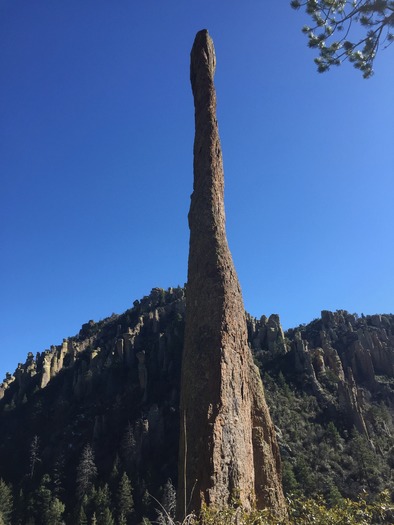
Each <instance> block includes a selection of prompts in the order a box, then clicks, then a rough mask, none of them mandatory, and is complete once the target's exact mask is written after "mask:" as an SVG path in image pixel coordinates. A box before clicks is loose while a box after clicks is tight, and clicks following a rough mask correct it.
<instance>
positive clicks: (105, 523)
mask: <svg viewBox="0 0 394 525" xmlns="http://www.w3.org/2000/svg"><path fill="white" fill-rule="evenodd" d="M97 525H115V520H114V518H113V516H112V512H111V511H110V510H109V508H108V507H105V509H104V512H103V513H102V515H101V516H100V519H99V520H98V522H97Z"/></svg>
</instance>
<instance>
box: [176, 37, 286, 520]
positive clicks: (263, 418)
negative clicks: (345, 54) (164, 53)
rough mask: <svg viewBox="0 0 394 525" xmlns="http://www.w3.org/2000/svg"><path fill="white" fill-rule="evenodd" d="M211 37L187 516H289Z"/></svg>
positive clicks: (197, 75) (184, 402) (192, 279)
mask: <svg viewBox="0 0 394 525" xmlns="http://www.w3.org/2000/svg"><path fill="white" fill-rule="evenodd" d="M215 64H216V58H215V51H214V47H213V42H212V40H211V38H210V36H209V35H208V32H207V31H205V30H203V31H200V32H199V33H197V36H196V39H195V42H194V45H193V49H192V52H191V84H192V90H193V95H194V105H195V127H196V130H195V142H194V188H193V194H192V197H191V205H190V212H189V226H190V248H189V266H188V282H187V290H186V328H185V342H184V354H183V364H182V385H181V438H180V455H179V479H178V514H179V516H180V517H182V516H183V515H185V514H187V513H189V512H190V511H196V512H198V511H199V510H200V508H201V505H202V504H203V503H206V504H207V505H212V506H215V507H223V506H225V505H227V504H228V503H229V502H230V501H231V498H232V497H234V498H237V500H239V501H240V502H241V503H242V504H243V505H244V506H245V507H246V508H251V507H253V506H254V505H257V506H258V507H259V508H263V507H270V508H272V509H273V510H274V511H276V512H277V513H278V514H280V515H283V514H285V512H286V510H285V509H286V507H285V501H284V497H283V492H282V487H281V477H280V457H279V450H278V445H277V441H276V436H275V432H274V427H273V425H272V422H271V419H270V416H269V412H268V408H267V405H266V402H265V397H264V390H263V386H262V382H261V379H260V376H259V372H258V370H257V369H256V367H255V366H254V364H253V360H252V356H251V352H250V348H249V346H248V341H247V327H246V318H245V310H244V305H243V300H242V295H241V289H240V286H239V282H238V278H237V274H236V272H235V268H234V264H233V261H232V257H231V253H230V251H229V248H228V244H227V238H226V231H225V212H224V174H223V163H222V152H221V146H220V139H219V132H218V125H217V120H216V94H215V88H214V83H213V78H214V72H215Z"/></svg>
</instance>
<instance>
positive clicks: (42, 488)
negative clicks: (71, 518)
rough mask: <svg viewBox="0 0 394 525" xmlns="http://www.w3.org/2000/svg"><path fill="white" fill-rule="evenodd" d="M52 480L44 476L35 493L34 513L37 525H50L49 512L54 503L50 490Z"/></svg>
mask: <svg viewBox="0 0 394 525" xmlns="http://www.w3.org/2000/svg"><path fill="white" fill-rule="evenodd" d="M50 483H51V478H50V477H49V475H48V474H44V476H43V477H42V479H41V482H40V484H39V486H38V488H37V490H36V491H35V492H34V496H33V513H34V516H35V518H36V523H37V524H42V525H49V520H48V517H49V510H50V507H51V502H52V491H51V489H50Z"/></svg>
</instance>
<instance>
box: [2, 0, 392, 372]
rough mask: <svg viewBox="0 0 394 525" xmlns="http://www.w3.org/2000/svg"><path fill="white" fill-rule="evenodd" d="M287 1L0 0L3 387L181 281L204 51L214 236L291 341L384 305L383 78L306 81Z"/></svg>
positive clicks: (379, 67) (249, 300)
mask: <svg viewBox="0 0 394 525" xmlns="http://www.w3.org/2000/svg"><path fill="white" fill-rule="evenodd" d="M303 23H305V19H304V18H303V16H302V14H301V13H297V12H294V11H292V10H291V8H290V7H289V5H288V0H272V1H270V2H266V1H263V0H248V1H243V2H241V1H235V0H231V1H226V2H225V1H217V2H212V0H198V1H197V0H189V1H187V2H185V1H184V0H178V1H175V0H168V1H166V2H161V1H157V0H156V1H153V0H144V1H140V2H136V1H133V0H117V1H116V2H109V1H107V0H106V1H104V0H84V1H81V0H67V1H66V0H63V1H61V0H59V1H52V0H51V1H50V0H46V1H43V0H34V2H33V1H31V0H0V75H1V82H0V159H1V160H0V170H1V171H0V173H1V188H2V191H1V192H0V199H1V202H0V235H1V237H0V241H1V258H0V279H1V294H0V309H1V312H0V313H1V315H0V375H1V376H2V377H3V376H4V374H5V372H6V371H13V370H14V369H15V367H16V365H17V363H18V362H20V361H23V362H24V361H25V358H26V355H27V353H28V352H29V351H32V352H33V353H36V352H38V351H43V350H45V349H46V348H49V346H50V345H51V344H60V343H61V341H62V338H63V337H67V336H72V335H74V334H76V333H77V332H78V330H79V328H80V326H81V325H82V323H84V322H86V321H88V320H89V319H94V320H96V321H97V320H99V319H102V318H104V317H106V316H108V315H110V314H111V313H112V312H116V313H121V312H122V311H124V310H125V309H127V308H129V307H130V306H131V305H132V303H133V301H134V300H135V299H139V298H141V297H142V296H144V295H147V294H148V293H149V292H150V290H151V289H152V288H153V287H156V286H159V287H162V288H168V287H169V286H177V285H183V284H184V283H185V281H186V272H187V256H188V227H187V212H188V207H189V197H190V193H191V191H192V146H193V133H194V120H193V119H194V115H193V112H194V110H193V101H192V95H191V89H190V84H189V53H190V49H191V46H192V43H193V40H194V36H195V33H196V32H197V31H198V30H200V29H202V28H207V29H208V30H209V32H210V34H211V35H212V37H213V39H214V43H215V47H216V54H217V63H218V66H217V72H216V88H217V96H218V118H219V127H220V133H221V138H222V147H223V154H224V167H225V177H226V212H227V233H228V239H229V244H230V249H231V251H232V254H233V257H234V261H235V265H236V268H237V271H238V276H239V279H240V282H241V286H242V289H243V294H244V301H245V306H246V309H247V310H248V311H249V312H250V313H251V314H253V315H255V316H257V317H260V316H261V315H262V314H266V315H269V314H271V313H278V314H279V315H280V317H281V319H282V322H283V325H284V327H285V328H289V327H291V326H295V325H298V324H299V323H302V322H309V321H310V320H312V319H313V318H315V317H318V316H319V314H320V311H321V310H322V309H330V310H336V309H340V308H341V309H347V310H349V311H351V312H358V313H365V314H369V313H389V312H392V311H393V297H394V279H393V256H394V243H393V226H394V211H393V210H394V207H393V195H394V182H393V181H394V177H393V175H394V148H393V135H394V133H393V123H394V105H393V92H394V69H393V52H394V49H388V50H386V51H384V52H382V53H380V54H379V56H378V58H377V60H376V74H375V76H374V77H373V78H372V79H371V80H368V81H365V80H363V79H362V78H361V75H360V74H359V73H358V72H357V71H355V70H354V69H353V68H352V67H351V66H350V65H349V64H347V65H344V66H342V67H341V68H338V69H335V70H334V71H332V72H330V73H326V74H324V75H318V74H317V73H316V72H315V67H314V64H313V56H314V55H313V52H312V51H311V50H309V49H308V48H307V46H306V38H305V37H304V36H303V35H302V33H301V31H300V29H301V27H302V25H303Z"/></svg>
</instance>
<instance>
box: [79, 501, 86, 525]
mask: <svg viewBox="0 0 394 525" xmlns="http://www.w3.org/2000/svg"><path fill="white" fill-rule="evenodd" d="M77 525H88V518H87V516H86V512H85V509H84V506H83V504H82V505H81V507H80V509H79V512H78V518H77Z"/></svg>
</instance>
